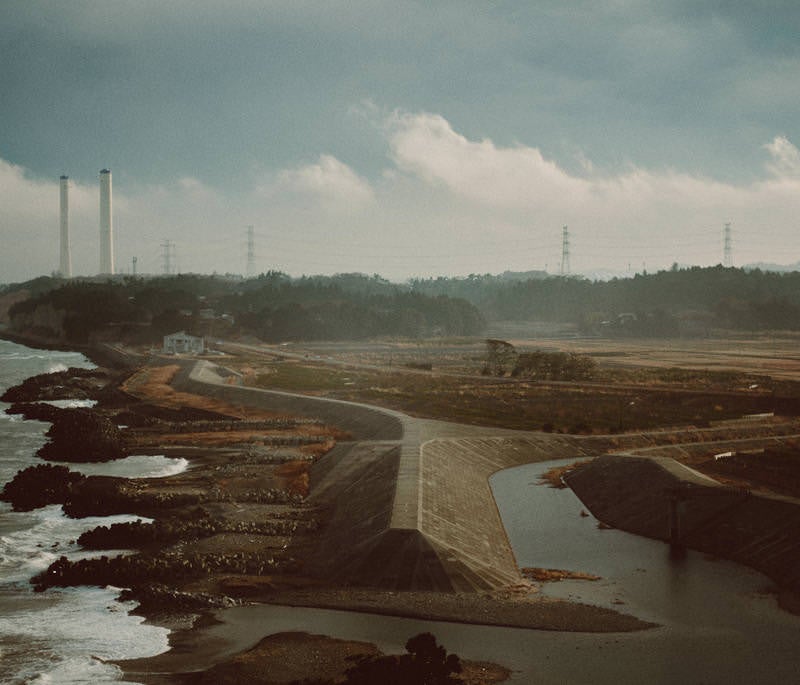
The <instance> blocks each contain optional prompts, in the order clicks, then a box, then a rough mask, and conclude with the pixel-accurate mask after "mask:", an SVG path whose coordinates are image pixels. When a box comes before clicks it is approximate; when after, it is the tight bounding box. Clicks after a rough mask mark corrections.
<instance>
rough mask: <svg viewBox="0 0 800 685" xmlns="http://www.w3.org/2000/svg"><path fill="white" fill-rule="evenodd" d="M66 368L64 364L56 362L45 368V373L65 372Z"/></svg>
mask: <svg viewBox="0 0 800 685" xmlns="http://www.w3.org/2000/svg"><path fill="white" fill-rule="evenodd" d="M68 368H69V367H68V366H67V365H66V364H62V363H61V362H56V363H54V364H50V366H48V367H47V373H59V372H60V371H66V370H67V369H68Z"/></svg>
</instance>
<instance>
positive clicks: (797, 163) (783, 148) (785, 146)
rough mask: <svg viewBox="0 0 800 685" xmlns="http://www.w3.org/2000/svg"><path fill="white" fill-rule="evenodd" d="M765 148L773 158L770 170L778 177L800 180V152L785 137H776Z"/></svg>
mask: <svg viewBox="0 0 800 685" xmlns="http://www.w3.org/2000/svg"><path fill="white" fill-rule="evenodd" d="M764 148H765V149H766V150H767V152H769V154H770V156H771V157H772V164H770V165H769V168H770V170H771V171H772V172H773V173H774V174H775V175H776V176H789V177H792V178H800V150H798V149H797V148H796V147H795V146H794V145H792V143H790V142H789V140H787V139H786V138H784V137H783V136H775V138H773V139H772V142H771V143H767V144H766V145H764Z"/></svg>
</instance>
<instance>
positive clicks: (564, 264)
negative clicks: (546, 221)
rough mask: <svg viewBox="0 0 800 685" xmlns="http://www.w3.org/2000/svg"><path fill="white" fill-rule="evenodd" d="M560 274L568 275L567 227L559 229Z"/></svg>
mask: <svg viewBox="0 0 800 685" xmlns="http://www.w3.org/2000/svg"><path fill="white" fill-rule="evenodd" d="M561 275H562V276H567V275H569V229H568V228H567V227H566V226H564V228H562V229H561Z"/></svg>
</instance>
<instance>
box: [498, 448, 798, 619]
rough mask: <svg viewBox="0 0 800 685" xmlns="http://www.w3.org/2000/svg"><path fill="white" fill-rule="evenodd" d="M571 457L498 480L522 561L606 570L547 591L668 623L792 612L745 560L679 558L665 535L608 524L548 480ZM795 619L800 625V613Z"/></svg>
mask: <svg viewBox="0 0 800 685" xmlns="http://www.w3.org/2000/svg"><path fill="white" fill-rule="evenodd" d="M568 463H570V461H569V460H556V461H552V462H543V463H537V464H530V465H527V466H521V467H517V468H513V469H507V470H505V471H501V472H499V473H496V474H495V475H494V476H492V478H491V481H490V482H491V486H492V490H493V493H494V496H495V500H496V501H497V505H498V509H499V511H500V515H501V517H502V520H503V524H504V526H505V528H506V532H507V534H508V537H509V541H510V543H511V546H512V548H513V550H514V554H515V555H516V558H517V563H518V565H519V566H520V567H521V568H525V567H534V568H547V569H564V570H568V571H575V572H581V573H588V574H592V575H596V576H600V579H599V580H595V581H589V580H564V581H559V582H548V583H544V584H543V585H542V594H543V595H545V596H547V597H553V598H560V599H569V600H571V601H579V602H585V603H588V604H595V605H599V606H605V607H609V608H613V609H617V610H619V611H623V612H625V613H631V614H633V615H635V616H636V617H637V618H642V619H644V620H648V621H653V622H655V623H658V624H660V625H664V626H672V627H683V628H685V629H691V630H700V629H717V628H718V629H724V628H725V627H726V626H731V625H740V626H741V625H742V624H744V625H748V626H751V627H752V628H753V629H754V630H755V629H758V627H759V626H762V627H763V624H764V622H765V621H766V622H767V623H771V622H777V623H782V622H783V621H784V620H785V619H786V618H787V617H786V615H785V613H784V612H783V611H782V610H780V609H779V608H778V606H777V603H776V601H775V599H774V597H773V596H772V595H771V594H769V589H770V587H771V586H772V583H771V581H770V580H769V579H768V578H767V577H766V576H764V575H762V574H760V573H757V572H755V571H753V570H751V569H748V568H746V567H743V566H739V565H737V564H733V563H731V562H728V561H724V560H720V559H712V558H710V557H708V556H706V555H703V554H700V553H697V552H691V551H690V552H689V553H688V554H687V555H686V557H685V558H682V559H675V558H672V557H671V556H670V554H669V547H668V545H666V544H665V543H663V542H660V541H657V540H650V539H648V538H644V537H640V536H637V535H633V534H630V533H626V532H624V531H620V530H615V529H603V528H601V527H599V526H598V521H597V519H595V518H594V517H593V516H592V515H591V514H590V513H589V512H588V510H586V508H585V507H584V505H583V504H582V503H581V501H580V500H579V499H578V498H577V496H575V494H574V493H573V492H572V490H570V489H568V488H567V489H557V488H552V487H549V486H548V485H545V484H540V479H541V477H542V475H543V474H544V473H545V472H546V471H548V470H549V469H551V468H553V467H556V466H564V465H566V464H568ZM788 618H789V621H790V622H794V623H795V625H800V623H798V622H797V619H796V617H788Z"/></svg>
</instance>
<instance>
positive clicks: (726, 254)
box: [722, 221, 733, 267]
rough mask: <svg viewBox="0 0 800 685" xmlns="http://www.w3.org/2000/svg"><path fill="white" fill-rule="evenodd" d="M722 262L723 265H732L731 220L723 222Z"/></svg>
mask: <svg viewBox="0 0 800 685" xmlns="http://www.w3.org/2000/svg"><path fill="white" fill-rule="evenodd" d="M722 264H723V266H728V267H730V266H733V254H732V250H731V222H730V221H729V222H728V223H726V224H725V228H724V229H723V238H722Z"/></svg>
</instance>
